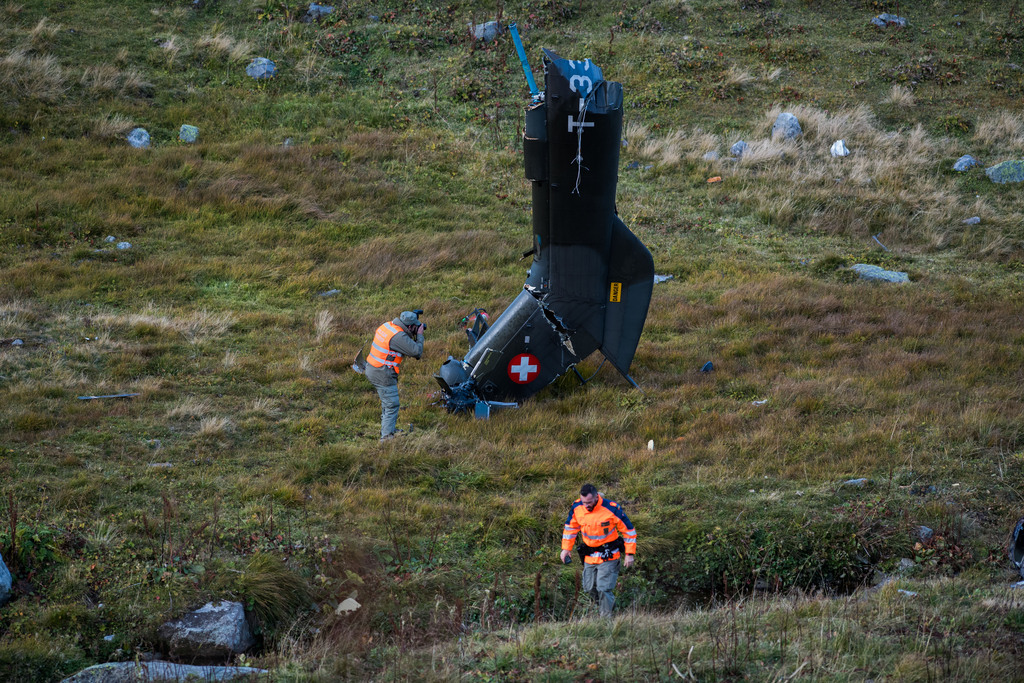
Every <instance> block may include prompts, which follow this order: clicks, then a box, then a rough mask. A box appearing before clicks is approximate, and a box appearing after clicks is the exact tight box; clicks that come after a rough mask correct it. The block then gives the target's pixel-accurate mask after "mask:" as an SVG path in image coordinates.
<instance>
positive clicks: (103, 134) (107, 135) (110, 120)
mask: <svg viewBox="0 0 1024 683" xmlns="http://www.w3.org/2000/svg"><path fill="white" fill-rule="evenodd" d="M134 127H135V122H134V121H133V120H132V119H131V118H130V117H128V116H125V115H124V114H110V115H108V116H104V117H102V118H98V119H93V122H92V131H91V132H92V135H93V137H96V138H99V139H100V140H114V139H119V138H123V137H124V136H125V135H126V134H127V133H128V132H129V131H130V130H131V129H132V128H134Z"/></svg>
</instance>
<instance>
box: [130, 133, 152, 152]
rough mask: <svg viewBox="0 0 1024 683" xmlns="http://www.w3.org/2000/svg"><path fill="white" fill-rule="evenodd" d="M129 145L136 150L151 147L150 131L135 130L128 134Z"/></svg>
mask: <svg viewBox="0 0 1024 683" xmlns="http://www.w3.org/2000/svg"><path fill="white" fill-rule="evenodd" d="M128 144H129V145H131V146H132V147H134V148H136V149H145V148H146V147H149V131H147V130H146V129H145V128H135V129H133V130H132V132H131V133H128Z"/></svg>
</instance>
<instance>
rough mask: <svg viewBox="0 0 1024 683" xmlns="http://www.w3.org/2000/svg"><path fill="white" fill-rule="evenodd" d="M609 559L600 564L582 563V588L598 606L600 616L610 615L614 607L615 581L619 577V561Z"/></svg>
mask: <svg viewBox="0 0 1024 683" xmlns="http://www.w3.org/2000/svg"><path fill="white" fill-rule="evenodd" d="M620 561H621V560H611V561H608V562H602V563H601V564H584V565H583V590H584V592H586V593H590V597H592V598H593V599H594V602H596V603H597V604H598V606H599V608H600V611H601V616H602V617H611V616H612V608H614V607H615V594H614V593H613V592H612V591H614V590H615V582H616V581H618V579H619V562H620Z"/></svg>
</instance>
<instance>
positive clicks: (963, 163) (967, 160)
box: [953, 154, 978, 173]
mask: <svg viewBox="0 0 1024 683" xmlns="http://www.w3.org/2000/svg"><path fill="white" fill-rule="evenodd" d="M977 165H978V160H977V159H975V158H974V157H972V156H971V155H970V154H965V155H963V156H962V157H960V158H959V159H957V160H956V163H955V164H953V170H954V171H959V172H960V173H963V172H964V171H966V170H967V169H969V168H974V167H975V166H977Z"/></svg>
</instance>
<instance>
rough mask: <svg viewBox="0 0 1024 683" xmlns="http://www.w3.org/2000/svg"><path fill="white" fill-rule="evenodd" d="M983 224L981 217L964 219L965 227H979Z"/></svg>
mask: <svg viewBox="0 0 1024 683" xmlns="http://www.w3.org/2000/svg"><path fill="white" fill-rule="evenodd" d="M980 222H981V216H971V217H970V218H967V219H964V225H977V224H978V223H980Z"/></svg>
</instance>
